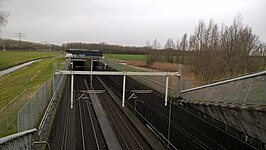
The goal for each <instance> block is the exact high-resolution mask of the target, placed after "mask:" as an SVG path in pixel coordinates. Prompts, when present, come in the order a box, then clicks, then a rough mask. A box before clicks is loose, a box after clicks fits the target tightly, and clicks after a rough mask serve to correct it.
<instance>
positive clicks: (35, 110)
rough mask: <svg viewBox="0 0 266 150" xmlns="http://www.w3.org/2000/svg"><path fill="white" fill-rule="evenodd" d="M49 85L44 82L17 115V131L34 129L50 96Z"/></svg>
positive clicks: (47, 82)
mask: <svg viewBox="0 0 266 150" xmlns="http://www.w3.org/2000/svg"><path fill="white" fill-rule="evenodd" d="M48 91H51V84H50V83H49V81H46V82H45V83H44V84H43V85H42V86H41V87H40V89H39V90H38V91H37V92H36V93H35V94H34V95H33V97H32V98H31V99H30V100H29V101H28V102H27V103H26V104H25V105H24V106H23V107H22V109H21V110H20V111H19V112H18V114H17V131H18V132H21V131H25V130H29V129H32V128H34V127H35V125H36V123H37V122H38V121H39V116H40V115H41V114H42V113H43V109H44V108H45V107H46V105H47V103H48V100H49V97H50V95H51V92H48Z"/></svg>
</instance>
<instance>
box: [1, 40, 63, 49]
mask: <svg viewBox="0 0 266 150" xmlns="http://www.w3.org/2000/svg"><path fill="white" fill-rule="evenodd" d="M0 49H1V50H3V51H5V50H24V51H25V50H26V51H60V50H62V47H61V46H59V45H55V44H47V43H36V42H28V41H18V40H10V39H0Z"/></svg>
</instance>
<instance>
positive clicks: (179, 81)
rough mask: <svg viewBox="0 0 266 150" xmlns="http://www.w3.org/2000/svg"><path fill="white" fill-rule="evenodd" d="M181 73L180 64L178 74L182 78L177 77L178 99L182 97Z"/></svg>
mask: <svg viewBox="0 0 266 150" xmlns="http://www.w3.org/2000/svg"><path fill="white" fill-rule="evenodd" d="M181 72H182V69H181V64H178V74H180V76H177V97H179V96H180V85H181Z"/></svg>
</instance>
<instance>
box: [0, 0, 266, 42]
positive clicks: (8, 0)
mask: <svg viewBox="0 0 266 150" xmlns="http://www.w3.org/2000/svg"><path fill="white" fill-rule="evenodd" d="M265 8H266V0H5V1H3V2H2V8H1V9H3V10H5V11H8V12H9V13H10V16H9V18H8V24H7V26H6V27H5V28H3V29H2V33H0V36H1V37H2V38H11V39H17V37H16V36H15V34H14V33H16V32H23V33H26V35H27V36H26V37H25V38H23V40H27V41H35V42H42V41H49V43H55V44H62V43H66V42H77V41H79V42H107V43H111V44H120V45H136V46H144V45H145V44H146V41H147V40H149V41H150V42H151V43H152V41H153V40H154V39H155V38H156V39H157V40H158V41H159V42H160V43H161V45H164V44H165V43H166V40H167V39H168V38H173V39H174V40H175V41H176V40H177V39H178V38H180V37H181V36H182V35H183V34H184V33H191V32H193V31H194V28H195V26H196V25H197V23H198V22H199V21H200V20H204V21H209V20H210V19H213V20H214V21H215V22H217V23H219V24H222V23H223V24H230V23H232V21H233V18H234V17H235V16H236V15H237V14H238V13H240V14H242V16H243V22H244V24H247V25H249V26H250V27H252V28H253V31H254V33H255V34H257V35H259V36H260V39H261V40H262V41H264V42H266V17H265V14H266V9H265Z"/></svg>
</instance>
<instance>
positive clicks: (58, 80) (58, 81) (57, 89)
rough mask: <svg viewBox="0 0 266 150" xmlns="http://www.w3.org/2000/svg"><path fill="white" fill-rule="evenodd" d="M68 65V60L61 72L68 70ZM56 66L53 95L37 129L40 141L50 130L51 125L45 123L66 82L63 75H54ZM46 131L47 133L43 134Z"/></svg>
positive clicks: (52, 112) (52, 111) (50, 115)
mask: <svg viewBox="0 0 266 150" xmlns="http://www.w3.org/2000/svg"><path fill="white" fill-rule="evenodd" d="M69 64H70V59H68V60H67V61H66V62H65V64H64V65H63V66H62V68H61V69H62V70H68V66H69ZM55 66H56V65H54V83H53V95H52V98H51V100H50V102H49V104H48V106H47V108H46V110H45V113H44V115H43V117H42V120H41V122H40V124H39V127H38V136H39V138H40V140H42V139H46V138H47V136H48V134H49V131H50V128H51V124H47V122H49V120H50V119H51V117H52V114H54V113H55V111H54V110H55V102H56V101H57V100H58V99H60V97H61V94H62V90H63V87H64V84H65V80H66V76H64V75H63V74H60V75H55V71H56V70H57V68H56V67H55ZM45 131H48V132H45Z"/></svg>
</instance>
